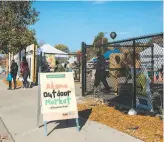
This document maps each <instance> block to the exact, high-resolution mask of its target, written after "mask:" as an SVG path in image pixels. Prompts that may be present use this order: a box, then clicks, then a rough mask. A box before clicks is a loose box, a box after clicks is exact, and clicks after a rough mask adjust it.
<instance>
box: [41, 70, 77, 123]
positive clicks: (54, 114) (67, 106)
mask: <svg viewBox="0 0 164 142" xmlns="http://www.w3.org/2000/svg"><path fill="white" fill-rule="evenodd" d="M40 85H41V87H40V88H41V101H42V109H41V110H42V114H43V120H44V121H52V120H62V119H73V118H78V110H77V103H76V96H75V85H74V79H73V73H72V72H58V73H40Z"/></svg>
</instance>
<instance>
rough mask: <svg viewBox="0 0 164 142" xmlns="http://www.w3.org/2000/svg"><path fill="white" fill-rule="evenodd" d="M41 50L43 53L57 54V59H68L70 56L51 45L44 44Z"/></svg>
mask: <svg viewBox="0 0 164 142" xmlns="http://www.w3.org/2000/svg"><path fill="white" fill-rule="evenodd" d="M40 50H41V51H42V52H43V53H52V54H55V56H56V57H60V58H68V54H67V53H65V52H63V51H61V50H58V49H56V48H55V47H53V46H51V45H49V44H44V45H43V46H41V47H40Z"/></svg>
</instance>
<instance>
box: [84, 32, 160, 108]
mask: <svg viewBox="0 0 164 142" xmlns="http://www.w3.org/2000/svg"><path fill="white" fill-rule="evenodd" d="M97 50H101V51H102V52H103V54H104V56H106V61H107V69H108V70H107V73H108V78H107V81H108V83H109V85H110V87H111V88H112V89H111V92H110V94H108V95H111V96H112V95H113V96H117V101H118V102H119V103H123V104H125V105H129V106H133V107H134V108H136V107H142V108H146V109H149V110H153V108H154V107H155V106H154V104H153V102H155V98H160V101H161V99H162V94H163V88H162V86H163V33H160V34H154V35H148V36H141V37H136V38H131V39H126V40H120V41H114V42H109V43H107V44H103V45H101V47H99V49H98V48H96V47H95V46H94V45H86V44H85V43H84V42H83V43H82V53H83V58H82V94H83V96H85V95H89V94H93V91H92V88H93V83H92V79H91V76H92V75H91V72H92V70H93V60H94V59H93V58H95V59H96V52H97ZM153 100H154V101H153ZM157 100H159V99H157ZM156 102H157V101H156ZM161 102H162V101H161ZM158 103H159V102H158ZM159 105H160V106H163V104H159Z"/></svg>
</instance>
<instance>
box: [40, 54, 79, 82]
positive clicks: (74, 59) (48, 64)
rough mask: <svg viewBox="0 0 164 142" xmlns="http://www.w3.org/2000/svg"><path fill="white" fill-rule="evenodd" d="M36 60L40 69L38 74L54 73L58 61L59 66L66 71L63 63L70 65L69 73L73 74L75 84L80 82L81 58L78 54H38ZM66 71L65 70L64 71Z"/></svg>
mask: <svg viewBox="0 0 164 142" xmlns="http://www.w3.org/2000/svg"><path fill="white" fill-rule="evenodd" d="M37 59H38V68H37V71H39V66H40V67H41V69H40V72H55V64H56V61H58V63H59V64H61V66H62V67H63V68H64V69H66V67H65V63H68V62H69V64H70V66H71V67H70V68H71V71H72V72H73V74H74V80H75V82H80V78H81V70H80V67H81V56H80V55H79V54H54V53H40V56H39V57H38V58H37ZM64 71H66V70H64Z"/></svg>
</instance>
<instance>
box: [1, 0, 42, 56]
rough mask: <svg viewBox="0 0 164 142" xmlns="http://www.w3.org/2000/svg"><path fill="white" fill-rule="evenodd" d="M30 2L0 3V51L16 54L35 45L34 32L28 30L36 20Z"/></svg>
mask: <svg viewBox="0 0 164 142" xmlns="http://www.w3.org/2000/svg"><path fill="white" fill-rule="evenodd" d="M32 3H33V2H32V1H0V50H1V51H2V52H3V53H8V52H13V53H16V52H18V51H19V50H21V49H22V48H25V47H27V46H28V45H29V44H31V43H34V44H36V39H35V31H34V30H32V29H31V30H30V29H29V28H28V26H29V25H33V24H34V23H35V22H36V21H37V20H38V18H37V17H38V15H39V13H38V12H37V11H36V10H35V8H32Z"/></svg>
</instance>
